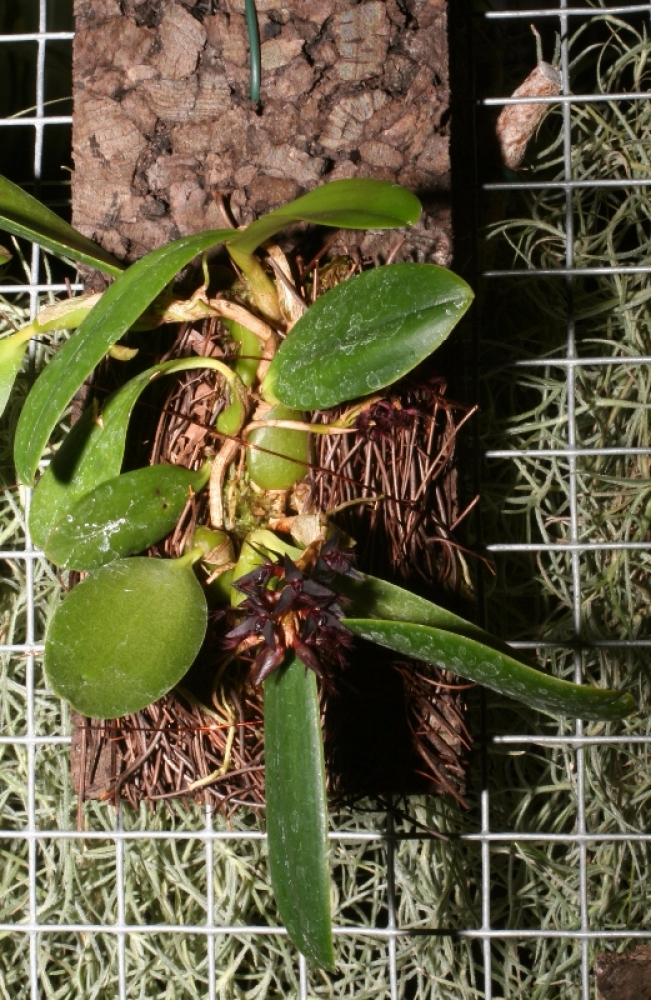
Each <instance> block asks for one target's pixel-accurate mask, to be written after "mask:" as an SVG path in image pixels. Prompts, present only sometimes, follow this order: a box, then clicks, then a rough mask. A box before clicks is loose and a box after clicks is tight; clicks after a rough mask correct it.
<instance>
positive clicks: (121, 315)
mask: <svg viewBox="0 0 651 1000" xmlns="http://www.w3.org/2000/svg"><path fill="white" fill-rule="evenodd" d="M232 233H233V230H232V229H215V230H212V231H210V232H206V233H199V234H197V235H195V236H184V237H183V239H180V240H176V241H175V242H174V243H170V244H169V245H168V246H164V247H160V248H159V249H158V250H154V251H153V252H152V253H150V254H147V256H146V257H143V258H142V259H141V260H139V261H137V263H135V264H133V265H132V266H131V267H130V268H129V270H128V271H125V272H124V274H122V275H121V276H120V277H119V278H118V279H117V280H116V281H115V282H114V283H113V284H112V285H111V286H110V287H109V288H107V290H106V291H105V292H104V294H103V295H102V297H101V299H100V301H99V302H98V303H97V305H96V306H95V308H94V309H93V310H92V311H91V312H90V313H89V314H88V316H87V317H86V319H85V320H84V321H83V323H82V324H81V326H80V327H79V329H78V330H77V333H76V335H75V336H74V337H72V338H71V339H70V340H69V341H68V342H67V343H66V344H64V345H63V347H62V348H61V350H60V351H59V352H58V353H57V354H56V355H55V357H54V358H53V359H52V361H51V362H50V363H49V365H48V366H47V368H46V369H45V370H44V371H43V372H42V374H41V375H40V376H39V378H38V379H37V380H36V382H35V384H34V387H33V389H32V391H31V392H30V394H29V396H28V397H27V401H26V403H25V406H24V407H23V411H22V413H21V415H20V419H19V421H18V426H17V428H16V438H15V443H14V457H15V461H16V471H17V473H18V476H19V478H20V479H21V481H22V482H23V483H25V484H29V485H32V484H33V482H34V476H35V474H36V469H37V466H38V462H39V460H40V458H41V455H42V453H43V450H44V448H45V446H46V444H47V441H48V438H49V437H50V434H51V433H52V431H53V430H54V427H55V426H56V423H57V421H58V420H59V418H60V417H61V415H62V414H63V412H64V411H65V408H66V406H67V405H68V403H69V402H70V400H71V399H72V398H73V396H74V394H75V393H76V392H77V390H78V389H79V387H80V386H81V385H82V384H83V383H84V381H85V379H87V378H88V376H89V375H90V373H91V372H92V371H93V369H94V368H95V366H96V365H97V364H99V362H100V361H101V360H102V358H103V357H104V355H105V354H106V352H107V351H108V350H109V349H110V348H111V347H112V346H113V344H115V343H117V341H118V340H119V339H120V337H122V336H123V335H124V334H125V333H126V332H127V330H129V329H130V328H131V327H132V326H133V324H134V323H135V322H136V320H137V319H138V318H139V317H140V316H141V315H142V314H143V313H144V311H145V310H146V309H147V308H148V306H150V305H151V303H152V302H153V301H154V299H155V298H156V297H157V296H158V295H159V294H160V293H161V292H162V291H163V289H164V288H165V287H166V286H167V285H168V284H169V283H170V281H172V279H173V278H174V276H175V275H176V274H178V272H179V271H180V270H181V268H183V267H185V265H186V264H188V263H189V262H190V261H191V260H192V258H193V257H195V256H196V255H197V254H198V253H201V252H202V251H204V250H207V249H209V247H211V246H214V245H215V244H216V243H223V242H224V241H225V240H226V239H227V238H228V237H230V236H232Z"/></svg>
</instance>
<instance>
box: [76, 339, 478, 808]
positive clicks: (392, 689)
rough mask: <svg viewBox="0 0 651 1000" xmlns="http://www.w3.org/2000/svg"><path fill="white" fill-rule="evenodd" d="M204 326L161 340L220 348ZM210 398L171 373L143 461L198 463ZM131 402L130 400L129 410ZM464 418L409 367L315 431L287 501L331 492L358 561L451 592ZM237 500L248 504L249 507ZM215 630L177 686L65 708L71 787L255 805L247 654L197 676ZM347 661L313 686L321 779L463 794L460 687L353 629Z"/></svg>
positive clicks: (218, 628)
mask: <svg viewBox="0 0 651 1000" xmlns="http://www.w3.org/2000/svg"><path fill="white" fill-rule="evenodd" d="M219 331H220V325H219V324H218V323H217V322H216V321H210V322H206V323H205V324H204V328H203V330H202V331H198V330H194V329H192V328H191V327H189V326H186V327H185V328H182V329H181V331H180V333H179V336H178V339H177V341H176V343H175V344H174V346H173V348H172V349H171V350H170V351H169V354H174V355H179V354H188V353H191V352H195V353H202V354H213V355H224V354H226V353H227V352H228V342H227V341H226V340H225V339H224V341H222V340H221V339H220V333H219ZM221 405H223V396H222V387H221V385H220V384H219V380H218V379H217V380H216V379H215V375H214V373H210V374H206V375H197V373H196V372H192V373H186V375H185V376H182V377H181V379H180V380H179V381H177V382H176V383H175V385H174V387H173V388H172V389H170V390H169V391H168V394H167V396H166V397H165V398H164V399H163V402H162V408H161V410H160V416H159V417H158V418H157V422H156V424H155V427H154V430H153V434H152V438H151V440H152V447H151V461H152V462H160V461H163V462H171V463H174V464H179V463H182V464H184V465H187V466H197V465H198V464H200V462H201V460H202V456H203V455H204V454H205V451H206V449H208V450H210V449H211V448H214V449H216V450H218V449H219V447H220V442H219V441H217V440H216V437H215V434H214V432H213V430H212V428H213V427H214V422H215V414H216V413H217V412H218V410H219V407H220V406H221ZM146 409H147V407H146V405H145V406H141V413H142V414H143V416H146ZM152 412H155V411H153V410H152ZM336 412H337V411H334V413H333V412H332V411H330V412H328V413H327V414H326V413H324V414H320V415H318V418H317V419H319V420H326V419H328V418H332V416H333V415H334V414H335V413H336ZM396 415H397V416H396ZM374 416H375V417H376V418H377V419H376V420H374V419H373V417H374ZM467 417H468V411H467V410H466V409H465V408H464V407H462V406H460V405H458V404H455V403H453V402H451V401H450V400H448V399H447V397H446V395H445V384H444V383H443V381H442V380H441V379H437V378H432V377H430V378H422V379H419V378H417V377H416V378H412V379H411V380H409V381H406V382H405V383H404V384H400V385H398V386H396V387H394V388H393V389H392V390H391V393H390V396H388V397H387V398H386V400H384V401H383V402H382V403H381V404H380V407H379V408H377V409H375V410H371V411H370V413H369V414H368V415H367V417H366V419H365V420H362V432H360V433H358V434H356V435H355V436H346V437H340V436H338V437H317V441H316V446H315V463H314V467H313V469H312V471H311V473H310V476H309V477H308V483H307V488H304V489H303V490H301V491H298V494H297V495H295V496H294V497H293V498H292V503H293V505H294V508H297V507H299V506H300V507H301V510H302V511H311V510H322V511H328V510H332V509H333V508H335V507H338V506H343V509H342V510H341V511H340V512H339V513H338V514H335V515H334V516H333V520H334V521H335V522H336V523H338V524H339V525H340V527H341V528H343V529H344V530H345V531H347V532H349V533H350V534H351V535H352V536H353V537H354V538H356V539H358V540H359V544H358V547H357V551H358V565H359V566H360V567H361V568H362V569H364V570H366V571H367V572H374V573H377V574H380V575H382V574H384V575H387V576H388V577H389V578H393V579H395V580H397V581H400V582H405V583H407V584H411V585H415V586H416V587H417V588H418V587H419V585H420V589H423V585H427V587H429V588H430V592H431V587H432V586H435V587H436V588H438V589H439V590H448V591H449V592H452V593H456V592H458V591H459V589H460V586H461V584H462V575H463V574H462V570H463V567H464V563H463V559H462V558H460V550H459V548H458V547H457V545H456V543H455V541H454V537H453V530H454V528H455V526H456V524H457V523H458V522H459V521H460V519H461V517H462V516H463V515H462V513H460V511H459V508H458V500H457V473H456V447H457V431H458V428H459V427H460V425H461V424H462V423H463V422H464V421H465V420H466V419H467ZM242 454H244V450H243V449H242ZM280 499H282V501H283V503H282V504H281V505H280V506H279V507H278V509H277V511H276V513H279V514H283V513H291V512H292V511H291V509H290V504H289V503H288V502H287V501H288V498H287V497H284V496H283V497H282V498H279V500H280ZM206 505H207V501H206V499H205V496H204V495H199V496H198V497H195V498H194V499H193V500H192V501H191V502H189V503H188V506H187V508H186V511H185V512H184V515H183V517H182V518H181V520H180V522H179V525H178V527H177V529H176V531H175V532H174V533H173V534H172V535H171V536H170V537H169V538H168V539H166V541H165V542H164V543H163V544H162V545H161V547H160V552H159V554H165V555H172V556H173V555H178V554H179V553H180V552H181V551H183V548H184V545H185V544H186V541H187V540H189V539H190V538H191V536H192V531H193V529H194V526H195V524H197V523H202V522H203V521H204V520H205V519H206ZM250 509H252V510H253V512H254V513H255V506H254V505H253V506H252V507H251V508H250ZM260 513H261V514H262V513H263V512H262V511H261V512H260ZM226 628H227V625H226V622H225V621H224V618H223V615H222V616H221V617H220V616H219V614H218V613H217V616H216V618H215V619H214V623H213V627H212V628H211V630H210V634H209V638H208V640H207V642H206V644H205V647H204V649H203V651H202V654H201V657H200V660H199V661H198V663H197V664H196V665H195V667H194V668H193V669H192V671H191V672H190V675H189V677H188V678H186V681H185V682H184V685H183V687H182V689H181V690H179V691H176V692H172V693H171V694H169V695H167V696H166V697H165V698H164V699H162V701H160V702H158V703H157V704H156V705H153V706H151V707H149V708H147V709H145V710H143V711H142V712H138V713H137V714H135V715H132V716H128V717H126V718H124V719H121V720H119V721H117V722H111V723H107V724H103V723H102V724H98V723H97V722H96V721H93V722H92V723H91V722H88V721H87V720H82V719H81V717H76V720H75V725H76V728H75V735H74V740H73V755H72V764H73V777H74V782H75V787H76V788H78V790H79V792H80V797H81V798H83V797H101V798H111V799H115V800H117V799H118V798H119V797H124V798H126V799H128V800H129V801H130V802H132V803H133V804H136V803H138V802H139V801H140V800H142V799H146V800H149V801H158V800H160V799H170V798H174V797H177V796H180V795H185V796H192V797H194V798H196V799H198V800H204V801H209V802H211V803H213V804H215V805H216V806H217V807H219V808H221V809H223V810H224V811H226V812H229V811H231V810H232V809H234V808H236V807H237V806H238V805H241V804H246V805H247V806H251V807H254V808H256V807H260V806H262V805H263V804H264V759H263V742H262V704H261V692H260V690H259V689H256V688H253V687H252V686H251V685H249V684H247V681H246V665H244V666H240V667H239V668H237V667H236V668H235V670H233V669H232V667H231V668H228V669H227V670H226V671H224V672H223V673H221V674H220V676H219V677H218V678H217V681H215V682H214V683H213V681H212V678H213V677H214V675H215V673H216V672H218V671H219V662H220V658H221V657H222V656H223V653H222V646H221V642H220V636H221V635H223V633H224V631H225V630H226ZM351 660H352V662H351V665H350V666H349V667H348V668H347V669H346V670H345V671H343V672H342V674H341V675H340V677H339V678H338V682H337V685H336V689H335V691H334V692H333V693H331V694H329V695H324V700H323V714H324V727H325V728H324V731H325V739H326V760H327V768H328V780H329V786H330V790H331V792H332V793H335V794H340V795H347V794H354V795H368V794H373V793H378V794H379V793H388V792H397V793H403V792H408V791H424V790H427V791H433V792H436V793H448V794H451V795H452V796H454V797H455V798H457V799H458V800H460V801H462V799H463V791H464V774H465V762H466V758H467V751H468V749H469V737H468V733H467V730H466V728H465V723H464V698H463V692H464V689H465V687H466V686H467V685H463V684H459V682H458V680H456V679H455V678H454V677H453V676H452V675H449V674H447V673H446V672H444V671H440V670H438V669H436V668H433V667H426V666H424V665H423V664H418V663H415V662H410V663H407V662H405V661H404V660H396V659H395V658H394V657H393V656H392V654H389V653H387V652H385V651H382V650H379V649H378V648H377V647H370V646H369V647H367V646H366V645H365V644H362V643H360V644H359V646H358V647H357V648H356V650H355V653H354V655H353V656H352V657H351ZM201 706H204V707H203V708H202V707H201ZM205 706H208V708H206V707H205ZM82 760H85V766H83V767H82V765H81V761H82Z"/></svg>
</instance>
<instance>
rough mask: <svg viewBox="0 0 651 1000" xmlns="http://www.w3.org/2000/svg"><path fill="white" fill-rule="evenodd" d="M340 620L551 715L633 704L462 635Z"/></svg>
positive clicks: (621, 709)
mask: <svg viewBox="0 0 651 1000" xmlns="http://www.w3.org/2000/svg"><path fill="white" fill-rule="evenodd" d="M343 624H344V625H345V626H346V627H347V628H349V629H350V630H351V632H354V634H355V635H359V636H361V637H362V638H363V639H367V640H368V641H369V642H375V643H377V644H378V645H379V646H386V647H387V648H388V649H393V650H395V651H396V652H397V653H400V654H401V655H403V656H411V657H413V658H414V659H415V660H424V661H425V662H426V663H433V664H436V665H437V666H439V667H443V668H444V669H445V670H451V671H452V672H453V673H455V674H458V675H459V676H460V677H465V678H467V679H468V680H471V681H476V682H477V683H478V684H483V685H484V686H485V687H488V688H491V689H492V690H493V691H498V692H499V693H500V694H503V695H506V696H507V697H509V698H515V700H516V701H522V702H524V703H525V704H526V705H529V707H531V708H537V709H539V710H540V711H541V712H548V713H549V714H550V715H557V716H558V715H569V716H572V717H573V718H581V719H603V720H609V719H621V718H623V717H624V716H625V715H630V713H631V712H632V711H633V709H634V707H635V703H634V701H633V698H632V697H631V695H630V694H625V693H622V692H620V691H610V690H606V689H604V688H592V687H588V686H587V685H582V684H572V683H570V682H569V681H564V680H560V679H559V678H558V677H552V676H551V675H549V674H544V673H542V671H540V670H534V669H533V667H528V666H525V664H523V663H519V662H518V661H517V660H515V659H513V657H511V656H507V655H506V654H505V653H502V652H500V651H498V650H495V649H491V648H490V647H488V646H485V645H484V644H483V643H480V642H477V641H476V640H475V639H470V638H468V637H467V636H464V635H456V634H455V633H453V632H446V631H443V630H442V629H439V628H431V627H429V626H426V625H414V624H413V623H411V622H397V621H381V620H378V619H371V618H344V619H343Z"/></svg>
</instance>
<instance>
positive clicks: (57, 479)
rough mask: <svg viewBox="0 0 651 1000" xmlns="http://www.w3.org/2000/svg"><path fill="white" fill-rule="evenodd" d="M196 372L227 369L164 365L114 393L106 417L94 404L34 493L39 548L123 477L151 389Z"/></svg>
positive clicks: (186, 361) (204, 362) (206, 363)
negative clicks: (130, 440) (100, 489)
mask: <svg viewBox="0 0 651 1000" xmlns="http://www.w3.org/2000/svg"><path fill="white" fill-rule="evenodd" d="M0 344H1V342H0ZM195 368H212V369H215V370H217V371H220V372H221V371H222V369H223V368H224V365H223V362H221V361H218V360H217V359H215V358H203V357H192V358H177V359H175V360H173V361H164V362H162V363H161V364H159V365H154V366H153V367H152V368H148V369H147V371H144V372H141V374H140V375H136V377H135V378H133V379H131V381H130V382H127V383H126V384H125V385H123V386H122V387H121V388H120V389H118V390H117V392H114V393H113V394H112V395H111V396H109V398H108V399H107V401H106V402H105V403H104V406H103V408H102V410H101V411H100V409H99V407H98V406H97V404H94V405H93V406H91V407H89V408H88V409H87V410H85V411H84V413H82V415H81V417H80V419H79V420H78V421H77V423H76V424H74V425H73V426H72V428H71V430H70V432H69V433H68V434H67V435H66V437H65V439H64V441H63V444H62V445H61V447H60V448H59V450H58V451H57V453H56V454H55V456H54V458H53V459H52V461H51V462H50V465H49V466H48V468H47V469H46V470H45V472H44V473H43V475H42V476H41V478H40V479H39V481H38V484H37V486H36V489H35V490H34V495H33V497H32V502H31V505H30V508H29V530H30V533H31V537H32V541H33V542H34V544H35V545H37V546H38V547H39V548H41V549H42V548H45V544H46V542H47V539H48V536H49V534H50V532H51V531H52V529H53V527H54V526H55V524H57V523H58V522H59V521H60V520H61V518H62V517H63V515H64V514H65V513H66V511H68V510H69V509H70V507H72V505H73V504H74V503H75V502H76V501H77V500H79V499H80V497H82V496H84V494H86V493H88V491H89V490H92V489H94V488H95V487H96V486H99V485H100V483H103V482H105V481H106V480H107V479H114V478H115V476H117V475H119V472H120V469H121V468H122V460H123V458H124V446H125V441H126V437H127V431H128V428H129V419H130V417H131V413H132V411H133V407H134V406H135V404H136V402H137V400H138V398H139V396H140V394H141V393H142V392H143V391H144V390H145V389H146V388H147V386H148V385H150V384H151V383H152V382H153V381H155V380H156V379H158V378H161V377H162V376H163V375H171V374H173V373H174V372H181V371H190V370H192V369H195ZM222 373H223V372H222ZM229 373H230V372H229ZM230 374H232V373H230Z"/></svg>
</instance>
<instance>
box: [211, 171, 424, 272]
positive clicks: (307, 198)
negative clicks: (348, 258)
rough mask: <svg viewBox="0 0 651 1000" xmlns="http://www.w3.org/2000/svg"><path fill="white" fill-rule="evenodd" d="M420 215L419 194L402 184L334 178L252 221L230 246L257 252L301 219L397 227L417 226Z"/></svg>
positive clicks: (351, 226)
mask: <svg viewBox="0 0 651 1000" xmlns="http://www.w3.org/2000/svg"><path fill="white" fill-rule="evenodd" d="M420 214H421V204H420V202H419V200H418V198H417V197H416V195H414V194H412V193H411V192H410V191H407V189H406V188H403V187H401V186H400V185H399V184H392V183H391V182H389V181H379V180H373V179H366V178H350V179H344V180H339V181H331V182H330V183H327V184H322V185H321V186H320V187H317V188H315V189H314V190H313V191H309V192H308V193H307V194H304V195H302V196H301V197H300V198H297V199H296V200H295V201H291V202H289V204H287V205H282V206H281V207H280V208H277V209H275V211H273V212H270V213H269V214H268V215H265V216H263V218H261V219H258V220H257V221H256V222H252V223H251V225H250V226H248V227H247V228H246V229H245V230H243V231H242V232H241V233H240V234H239V235H238V236H236V237H235V238H234V239H233V240H232V241H230V246H232V247H234V248H235V249H236V250H239V251H240V252H242V253H253V251H254V250H255V249H257V247H259V246H260V245H261V244H262V243H264V242H265V240H268V239H271V237H272V236H275V235H276V233H278V232H279V231H280V230H281V229H284V228H285V226H289V225H292V224H293V223H297V222H311V223H313V224H315V225H321V226H334V227H335V228H337V229H396V228H402V227H404V226H413V225H414V224H415V223H416V222H418V220H419V218H420Z"/></svg>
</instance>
